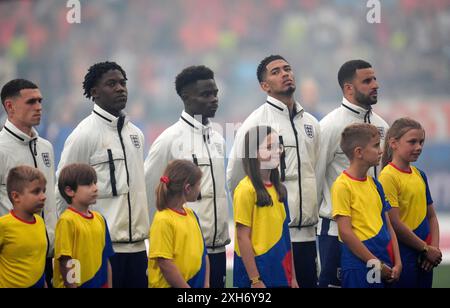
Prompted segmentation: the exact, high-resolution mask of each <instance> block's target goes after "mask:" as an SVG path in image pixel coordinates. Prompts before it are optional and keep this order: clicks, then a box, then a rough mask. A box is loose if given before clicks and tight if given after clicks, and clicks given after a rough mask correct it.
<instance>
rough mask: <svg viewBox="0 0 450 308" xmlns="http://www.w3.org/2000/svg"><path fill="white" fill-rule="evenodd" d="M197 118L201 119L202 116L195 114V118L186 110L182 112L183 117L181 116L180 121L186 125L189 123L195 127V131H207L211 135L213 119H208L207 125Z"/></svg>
mask: <svg viewBox="0 0 450 308" xmlns="http://www.w3.org/2000/svg"><path fill="white" fill-rule="evenodd" d="M197 119H198V120H201V116H195V118H193V117H192V116H191V115H190V114H188V113H187V112H186V111H184V110H183V112H182V113H181V117H180V121H182V122H183V123H185V124H186V125H189V126H191V127H192V128H194V131H195V132H198V133H207V134H208V135H209V134H210V133H211V130H212V127H211V121H209V120H208V123H207V124H206V125H203V123H201V122H200V121H198V120H197Z"/></svg>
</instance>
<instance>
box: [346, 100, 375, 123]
mask: <svg viewBox="0 0 450 308" xmlns="http://www.w3.org/2000/svg"><path fill="white" fill-rule="evenodd" d="M342 108H344V109H345V110H346V111H347V112H349V113H351V114H352V115H353V116H355V117H357V118H359V119H362V120H365V119H369V121H370V117H371V116H372V114H373V112H372V107H371V108H370V109H364V108H362V107H360V106H357V105H355V104H352V103H350V102H349V101H348V100H347V99H346V98H345V97H344V98H342Z"/></svg>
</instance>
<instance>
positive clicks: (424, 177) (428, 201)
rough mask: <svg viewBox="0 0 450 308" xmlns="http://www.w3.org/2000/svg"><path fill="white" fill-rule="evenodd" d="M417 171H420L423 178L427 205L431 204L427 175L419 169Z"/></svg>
mask: <svg viewBox="0 0 450 308" xmlns="http://www.w3.org/2000/svg"><path fill="white" fill-rule="evenodd" d="M419 172H420V175H421V176H422V178H423V181H424V182H425V189H426V194H427V205H432V204H433V198H431V192H430V186H428V179H427V175H426V174H425V172H423V171H422V170H419Z"/></svg>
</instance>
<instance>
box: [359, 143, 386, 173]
mask: <svg viewBox="0 0 450 308" xmlns="http://www.w3.org/2000/svg"><path fill="white" fill-rule="evenodd" d="M361 154H362V159H363V160H364V161H366V162H367V163H368V164H369V165H370V166H371V167H372V166H377V165H378V164H379V163H380V160H381V155H382V154H383V151H382V150H381V147H380V136H375V137H372V139H371V140H370V142H369V143H368V144H367V145H366V147H365V148H364V149H363V150H362V152H361Z"/></svg>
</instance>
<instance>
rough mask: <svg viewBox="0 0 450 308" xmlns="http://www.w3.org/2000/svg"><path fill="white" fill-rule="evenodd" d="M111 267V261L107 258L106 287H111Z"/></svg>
mask: <svg viewBox="0 0 450 308" xmlns="http://www.w3.org/2000/svg"><path fill="white" fill-rule="evenodd" d="M112 281H113V280H112V267H111V262H110V261H109V260H108V289H111V288H112V285H113V284H112Z"/></svg>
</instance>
